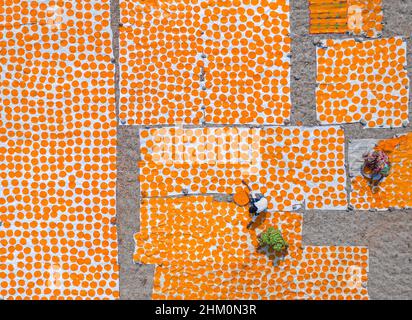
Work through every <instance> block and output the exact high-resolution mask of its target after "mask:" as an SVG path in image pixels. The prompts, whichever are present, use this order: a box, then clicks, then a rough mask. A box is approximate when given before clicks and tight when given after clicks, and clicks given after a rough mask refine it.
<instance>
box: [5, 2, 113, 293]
mask: <svg viewBox="0 0 412 320" xmlns="http://www.w3.org/2000/svg"><path fill="white" fill-rule="evenodd" d="M1 2H2V3H1V6H0V11H1V13H0V34H1V37H0V60H1V63H0V70H1V79H0V83H1V86H0V175H1V187H0V220H1V223H2V224H1V227H0V242H1V246H0V296H1V297H3V298H4V299H115V298H118V297H119V267H118V263H117V246H118V245H117V230H116V226H115V224H114V217H115V214H116V211H115V210H116V124H117V121H116V112H115V91H114V73H115V68H114V64H113V63H112V62H111V59H112V57H113V52H112V33H111V30H110V1H109V0H99V1H95V0H93V1H92V0H70V1H66V0H64V1H60V0H55V1H53V0H39V1H34V0H30V1H24V0H4V1H3V0H2V1H1Z"/></svg>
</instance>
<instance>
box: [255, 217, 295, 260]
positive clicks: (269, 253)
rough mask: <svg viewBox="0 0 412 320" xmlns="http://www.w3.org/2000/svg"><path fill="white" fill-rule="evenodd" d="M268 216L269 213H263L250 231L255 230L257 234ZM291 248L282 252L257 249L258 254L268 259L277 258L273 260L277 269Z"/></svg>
mask: <svg viewBox="0 0 412 320" xmlns="http://www.w3.org/2000/svg"><path fill="white" fill-rule="evenodd" d="M267 215H268V211H267V210H266V211H264V212H262V213H261V214H260V215H259V217H258V218H257V219H256V221H255V223H253V224H252V226H251V227H250V229H249V230H253V231H255V232H256V229H258V228H259V227H260V226H261V225H262V224H263V223H264V222H265V220H266V218H267ZM288 250H289V247H286V249H285V250H283V251H281V252H277V253H276V252H275V251H274V249H272V248H269V247H267V246H265V247H257V248H256V251H257V252H258V253H261V254H264V255H266V256H267V257H268V258H271V257H273V256H275V258H274V259H273V260H272V263H273V266H274V267H276V266H278V264H279V262H280V261H283V260H284V259H285V256H286V255H287V254H288Z"/></svg>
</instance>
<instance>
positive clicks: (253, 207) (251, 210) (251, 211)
mask: <svg viewBox="0 0 412 320" xmlns="http://www.w3.org/2000/svg"><path fill="white" fill-rule="evenodd" d="M257 210H258V208H257V207H256V206H255V205H254V204H252V205H250V207H249V213H256V212H257Z"/></svg>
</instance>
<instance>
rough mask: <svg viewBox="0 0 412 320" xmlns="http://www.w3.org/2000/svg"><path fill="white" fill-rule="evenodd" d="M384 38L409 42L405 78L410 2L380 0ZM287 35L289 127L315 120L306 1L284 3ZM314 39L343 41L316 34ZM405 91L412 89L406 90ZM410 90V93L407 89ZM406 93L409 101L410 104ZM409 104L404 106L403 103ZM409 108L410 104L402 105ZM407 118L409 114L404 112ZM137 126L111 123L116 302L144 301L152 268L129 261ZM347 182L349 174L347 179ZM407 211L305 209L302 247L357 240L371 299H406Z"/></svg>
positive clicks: (362, 134) (411, 213)
mask: <svg viewBox="0 0 412 320" xmlns="http://www.w3.org/2000/svg"><path fill="white" fill-rule="evenodd" d="M383 3H384V23H385V26H384V32H383V36H384V37H391V36H404V37H405V38H407V42H408V72H409V77H410V78H411V79H412V74H411V72H412V57H411V54H412V39H410V38H409V37H410V35H411V34H412V21H411V20H410V17H411V16H412V2H411V1H410V0H383ZM290 6H291V15H290V18H291V32H292V77H291V87H292V88H291V92H292V106H293V111H292V124H296V121H297V120H299V121H302V122H303V125H317V124H318V123H317V120H316V111H315V76H316V60H315V46H314V45H313V42H314V41H313V38H314V37H315V36H312V35H308V30H309V16H308V15H309V11H308V0H290ZM119 14H120V9H119V0H112V1H111V15H112V29H113V35H114V51H115V59H116V65H117V74H116V95H117V102H118V101H119V99H118V98H119V73H118V72H119V65H118V56H119V48H118V43H119V37H118V34H119ZM316 37H317V38H322V39H328V38H334V39H335V38H345V36H342V35H322V36H316ZM411 92H412V90H411ZM411 92H410V93H411ZM411 98H412V97H410V102H411V101H412V99H411ZM410 104H411V103H410ZM409 111H410V113H412V106H411V105H410V106H409ZM410 119H412V117H410ZM343 127H344V129H345V134H346V138H347V140H349V139H359V138H388V137H392V136H393V135H395V134H399V133H405V132H408V131H412V129H411V127H412V126H411V125H409V126H408V127H407V128H398V129H363V128H362V126H361V125H360V124H351V125H344V126H343ZM138 131H139V128H138V127H136V126H119V127H118V149H117V156H118V159H117V168H118V174H117V176H118V178H117V217H118V218H117V223H118V238H119V263H120V297H121V299H150V298H151V291H152V286H153V271H154V266H153V265H135V264H133V260H132V254H133V251H134V240H133V234H134V233H135V232H137V231H138V230H139V223H140V221H139V184H138V168H137V161H138V159H139V139H138ZM348 181H349V179H348ZM411 230H412V210H393V211H388V212H369V211H350V212H347V211H305V212H304V223H303V241H304V245H363V246H367V247H368V248H369V252H370V256H369V281H368V289H369V295H370V298H371V299H412V263H411V262H412V248H411V247H412V233H411Z"/></svg>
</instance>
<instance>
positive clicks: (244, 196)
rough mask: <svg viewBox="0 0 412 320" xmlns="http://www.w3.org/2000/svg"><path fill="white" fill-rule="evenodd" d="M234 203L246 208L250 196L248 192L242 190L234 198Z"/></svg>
mask: <svg viewBox="0 0 412 320" xmlns="http://www.w3.org/2000/svg"><path fill="white" fill-rule="evenodd" d="M233 201H234V202H235V203H236V204H237V205H238V206H241V207H243V206H246V205H247V204H248V203H249V194H248V193H247V192H246V190H241V191H239V192H237V193H235V195H234V196H233Z"/></svg>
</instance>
